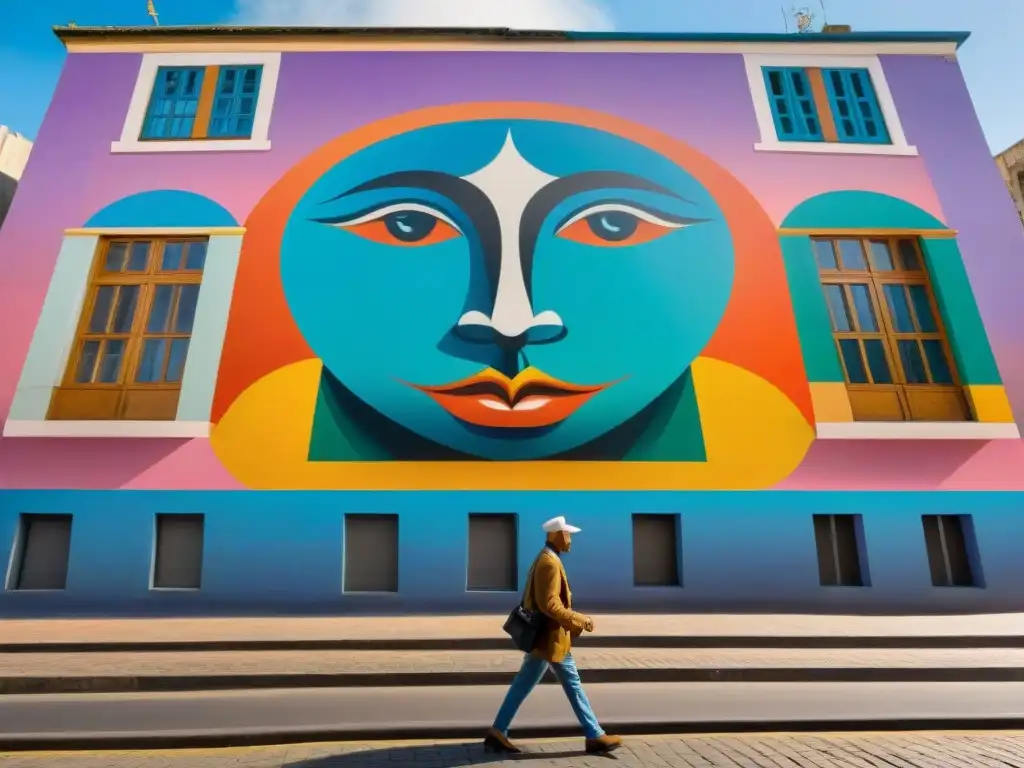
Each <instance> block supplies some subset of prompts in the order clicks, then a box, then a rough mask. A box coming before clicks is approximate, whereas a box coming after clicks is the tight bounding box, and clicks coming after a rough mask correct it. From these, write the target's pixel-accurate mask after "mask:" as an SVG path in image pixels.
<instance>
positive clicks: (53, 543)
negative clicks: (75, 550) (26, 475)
mask: <svg viewBox="0 0 1024 768" xmlns="http://www.w3.org/2000/svg"><path fill="white" fill-rule="evenodd" d="M70 554H71V515H22V516H21V525H20V530H19V535H18V549H17V550H16V560H15V563H14V579H13V582H12V584H11V588H12V589H64V588H65V587H67V581H68V558H69V557H70Z"/></svg>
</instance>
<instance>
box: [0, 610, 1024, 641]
mask: <svg viewBox="0 0 1024 768" xmlns="http://www.w3.org/2000/svg"><path fill="white" fill-rule="evenodd" d="M581 610H586V607H585V606H581ZM504 618H505V617H503V616H494V615H484V616H397V617H379V616H378V617H354V616H353V617H314V618H309V617H307V618H303V617H259V618H173V619H165V618H137V619H41V620H27V619H5V620H3V621H0V643H44V642H46V643H53V642H65V643H70V642H80V643H86V642H92V643H104V642H121V643H125V642H156V641H162V642H173V641H184V642H201V641H224V640H332V639H345V640H375V639H412V638H415V639H448V638H452V637H458V638H500V637H501V625H502V624H503V622H504ZM595 619H596V622H595V623H596V625H597V627H596V631H597V633H598V634H599V635H603V636H620V637H638V636H692V637H709V636H714V637H720V636H728V637H804V636H814V637H846V636H855V637H877V636H889V637H891V636H902V637H933V636H945V637H949V636H963V635H979V636H981V635H985V636H1024V613H1007V614H978V615H966V616H822V615H796V614H767V615H755V614H742V615H739V614H669V615H650V614H644V615H624V614H616V615H603V614H597V615H596V616H595Z"/></svg>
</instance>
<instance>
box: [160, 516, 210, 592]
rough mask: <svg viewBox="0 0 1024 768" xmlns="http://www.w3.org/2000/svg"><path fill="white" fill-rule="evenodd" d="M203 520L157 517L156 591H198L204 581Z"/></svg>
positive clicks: (188, 517) (197, 517) (198, 517)
mask: <svg viewBox="0 0 1024 768" xmlns="http://www.w3.org/2000/svg"><path fill="white" fill-rule="evenodd" d="M203 524H204V520H203V516H202V515H157V516H156V552H155V562H154V563H153V587H154V588H156V589H199V586H200V584H201V583H202V578H203Z"/></svg>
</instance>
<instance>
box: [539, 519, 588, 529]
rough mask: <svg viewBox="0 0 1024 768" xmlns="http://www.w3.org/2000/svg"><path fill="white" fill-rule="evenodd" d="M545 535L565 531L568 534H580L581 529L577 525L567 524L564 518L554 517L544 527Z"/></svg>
mask: <svg viewBox="0 0 1024 768" xmlns="http://www.w3.org/2000/svg"><path fill="white" fill-rule="evenodd" d="M542 527H543V528H544V532H545V533H554V532H555V531H565V532H566V533H579V532H580V529H579V528H577V527H576V526H575V525H569V524H568V523H567V522H565V518H564V517H552V518H551V519H550V520H548V521H547V522H546V523H544V525H543V526H542Z"/></svg>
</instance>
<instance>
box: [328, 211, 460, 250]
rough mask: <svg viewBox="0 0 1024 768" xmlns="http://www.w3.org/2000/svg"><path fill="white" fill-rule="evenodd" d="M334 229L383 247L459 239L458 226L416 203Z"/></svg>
mask: <svg viewBox="0 0 1024 768" xmlns="http://www.w3.org/2000/svg"><path fill="white" fill-rule="evenodd" d="M335 226H337V227H338V228H339V229H344V230H345V231H347V232H351V233H352V234H354V235H359V236H360V237H364V238H366V239H367V240H372V241H373V242H375V243H382V244H384V245H398V246H420V245H436V244H437V243H443V242H445V241H446V240H452V239H454V238H456V237H460V236H461V235H462V232H461V231H460V230H459V228H458V226H457V225H456V224H455V222H453V221H452V220H451V219H449V218H448V217H447V216H445V215H444V214H443V213H441V212H440V211H438V210H435V209H433V208H430V207H429V206H426V205H420V204H418V203H401V204H398V205H389V206H386V207H384V208H379V209H377V210H375V211H371V212H370V213H367V214H365V215H363V216H360V217H359V218H357V219H352V220H351V221H342V222H338V223H337V224H336V225H335Z"/></svg>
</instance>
